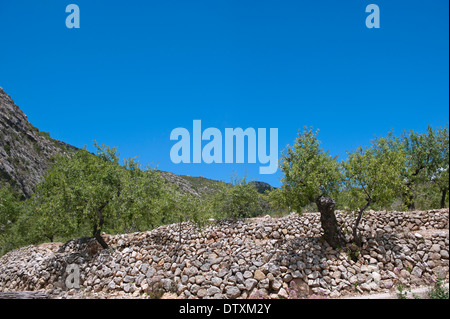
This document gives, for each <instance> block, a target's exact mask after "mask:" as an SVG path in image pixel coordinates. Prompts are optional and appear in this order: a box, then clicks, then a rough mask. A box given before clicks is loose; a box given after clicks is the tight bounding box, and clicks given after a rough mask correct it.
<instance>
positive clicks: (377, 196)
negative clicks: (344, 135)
mask: <svg viewBox="0 0 450 319" xmlns="http://www.w3.org/2000/svg"><path fill="white" fill-rule="evenodd" d="M347 154H348V158H347V160H346V161H344V162H343V170H344V175H345V189H346V190H348V191H349V193H350V197H349V200H348V202H347V204H348V206H349V208H350V209H352V210H357V209H358V208H361V207H364V206H365V205H367V206H370V205H372V204H377V205H378V206H379V207H388V206H390V205H391V204H392V202H393V201H394V200H395V199H396V198H397V197H398V196H399V195H401V194H402V192H404V188H405V183H404V179H403V176H404V175H403V174H402V172H403V170H404V162H405V154H404V152H403V151H402V149H401V148H400V147H399V140H398V139H397V138H395V137H394V136H393V135H392V134H389V136H388V137H382V138H376V139H374V140H373V141H372V144H371V145H370V147H368V148H365V149H364V148H362V147H359V148H358V149H357V150H356V151H354V152H352V153H350V152H349V153H347Z"/></svg>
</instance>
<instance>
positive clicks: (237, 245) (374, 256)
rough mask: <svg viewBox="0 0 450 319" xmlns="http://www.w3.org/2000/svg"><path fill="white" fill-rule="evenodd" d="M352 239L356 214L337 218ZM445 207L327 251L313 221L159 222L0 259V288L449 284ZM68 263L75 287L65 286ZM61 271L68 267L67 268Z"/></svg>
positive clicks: (393, 218) (381, 223)
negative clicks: (202, 224)
mask: <svg viewBox="0 0 450 319" xmlns="http://www.w3.org/2000/svg"><path fill="white" fill-rule="evenodd" d="M336 214H337V219H338V222H339V223H340V225H341V227H342V229H343V231H344V233H345V234H346V236H347V237H348V239H350V238H351V228H352V225H353V223H354V220H355V216H354V215H353V214H351V213H345V212H337V213H336ZM448 222H449V210H448V209H443V210H430V211H414V212H395V211H394V212H373V211H370V212H368V213H367V214H366V215H365V216H364V218H363V220H362V222H361V225H360V227H359V232H360V234H361V236H362V246H361V247H358V246H356V245H354V244H349V245H347V246H346V247H342V248H340V249H333V248H332V247H330V246H329V245H328V244H327V243H326V242H323V240H322V239H321V235H322V229H321V227H320V215H319V214H318V213H306V214H303V215H298V214H294V213H293V214H290V215H288V216H284V217H281V218H272V217H270V216H265V217H261V218H256V219H249V220H233V221H217V222H211V223H210V224H209V225H207V226H205V227H203V228H197V227H196V226H195V225H193V224H191V223H181V224H172V225H167V226H161V227H159V228H156V229H154V230H152V231H148V232H140V233H131V234H122V235H104V237H105V240H106V242H107V243H108V245H109V246H110V248H109V249H101V248H100V247H99V245H98V244H97V243H96V241H95V240H93V239H89V238H84V239H79V240H74V241H70V242H68V243H66V244H64V245H56V244H53V245H51V244H48V245H47V244H44V245H40V246H27V247H24V248H21V249H18V250H15V251H11V252H9V253H8V254H6V255H4V256H3V257H1V258H0V292H8V291H43V292H45V293H47V294H49V295H53V296H55V297H64V298H91V297H92V298H161V297H163V298H167V297H170V298H227V299H234V298H243V299H246V298H274V299H275V298H311V297H312V296H320V297H326V298H337V297H342V296H346V295H350V294H363V293H373V292H386V291H392V290H393V289H395V287H396V286H397V285H403V286H406V287H414V286H420V285H429V284H430V283H432V282H434V281H436V280H437V278H442V279H447V280H448V273H449V271H448V269H449V268H448V267H449V254H448V251H449V231H448V228H449V224H448ZM73 265H76V267H77V270H78V271H77V273H76V274H77V275H78V274H79V278H77V279H78V281H76V282H77V283H78V282H79V286H77V285H75V284H74V281H73V280H72V279H73V278H72V277H73V276H74V273H72V272H69V271H68V269H69V268H70V269H73ZM69 266H70V267H69Z"/></svg>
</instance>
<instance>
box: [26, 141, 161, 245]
mask: <svg viewBox="0 0 450 319" xmlns="http://www.w3.org/2000/svg"><path fill="white" fill-rule="evenodd" d="M95 146H96V147H97V154H96V155H94V154H91V153H89V152H88V151H87V150H80V151H78V152H76V153H75V154H74V155H73V156H71V157H62V156H61V157H59V158H57V160H56V161H55V163H54V165H53V167H52V169H51V170H50V171H49V173H48V174H47V176H46V178H45V181H44V182H43V183H42V184H40V185H39V186H38V188H37V191H36V194H35V196H34V201H35V211H36V212H37V215H36V216H37V218H38V222H39V223H37V224H38V225H41V230H42V232H44V233H45V232H47V233H49V234H51V236H53V233H54V232H57V233H58V234H59V235H66V236H67V235H69V234H72V235H74V234H80V233H85V232H86V231H87V230H89V229H90V230H91V231H92V236H93V237H95V238H96V239H97V241H98V242H99V244H100V245H101V246H102V247H103V248H107V247H108V245H107V243H106V242H105V240H104V239H103V237H102V236H101V233H102V231H103V230H104V229H105V228H106V229H109V230H111V231H133V230H138V229H140V228H141V227H142V224H157V225H158V224H159V220H155V219H154V217H155V216H154V215H153V212H154V211H156V209H155V206H156V204H157V202H156V201H155V200H154V199H155V198H157V197H158V196H159V194H160V193H161V192H164V187H163V183H162V181H161V180H160V179H159V178H158V177H157V176H156V174H157V173H156V172H153V171H151V170H148V171H142V170H141V169H140V168H139V164H138V163H137V162H136V161H135V160H134V159H130V160H126V161H125V164H124V165H120V164H119V157H118V154H117V152H116V149H115V148H109V147H106V146H98V145H97V144H95ZM47 237H48V236H47ZM49 238H50V239H52V237H49Z"/></svg>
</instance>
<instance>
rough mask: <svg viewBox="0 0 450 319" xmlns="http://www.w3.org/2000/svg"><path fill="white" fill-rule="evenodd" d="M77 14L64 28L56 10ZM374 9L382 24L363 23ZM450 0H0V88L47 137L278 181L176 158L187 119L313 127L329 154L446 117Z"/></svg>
mask: <svg viewBox="0 0 450 319" xmlns="http://www.w3.org/2000/svg"><path fill="white" fill-rule="evenodd" d="M70 3H75V4H77V5H78V6H79V8H80V14H81V15H80V18H81V19H80V20H81V21H80V23H81V28H80V29H68V28H66V25H65V19H66V17H67V15H68V13H66V12H65V8H66V6H67V5H68V4H70ZM370 3H375V4H377V5H378V6H379V7H380V11H381V28H380V29H368V28H367V27H366V25H365V19H366V17H367V15H368V13H366V12H365V8H366V6H367V5H368V4H370ZM448 6H449V3H448V1H446V0H433V1H424V0H423V1H415V0H411V1H405V0H389V1H387V0H371V1H362V0H352V1H329V0H327V1H324V0H318V1H300V0H292V1H286V0H280V1H273V0H272V1H268V0H258V1H250V0H245V1H242V0H226V1H225V0H192V1H191V0H178V1H175V0H164V1H153V0H146V1H144V0H142V1H137V0H131V1H113V0H111V1H100V0H98V1H88V0H70V1H62V0H58V1H55V0H40V1H35V0H28V1H25V0H0V32H1V33H0V34H1V43H2V45H1V47H0V86H1V87H3V88H4V89H5V91H6V92H7V93H8V94H10V95H11V96H12V98H13V99H14V101H15V102H16V104H18V105H19V107H20V108H21V109H22V110H23V111H24V112H25V113H26V114H27V116H28V119H29V120H30V122H31V123H32V124H33V125H35V126H36V127H38V128H39V129H40V130H42V131H47V132H50V133H51V136H52V137H54V138H56V139H60V140H63V141H65V142H67V143H70V144H73V145H75V146H78V147H83V146H84V145H87V146H88V149H91V150H92V149H93V148H92V142H93V140H94V139H95V140H96V141H97V142H98V143H103V144H107V145H110V146H117V147H118V150H119V152H120V153H121V156H122V157H131V156H136V155H139V159H140V161H141V163H143V164H147V163H148V164H152V163H153V164H158V168H159V169H162V170H168V171H172V172H174V173H178V174H188V175H193V176H205V177H208V178H213V179H220V180H226V181H228V180H229V177H230V175H231V174H232V172H233V170H235V171H236V172H237V173H238V174H239V175H240V176H244V175H245V174H246V175H247V178H248V179H253V180H262V181H266V182H269V183H271V184H272V185H275V186H279V185H280V183H279V178H280V174H274V175H259V171H258V169H259V166H260V164H259V163H257V164H178V165H176V164H173V163H172V162H171V161H170V149H171V147H172V146H173V144H174V142H173V141H170V139H169V137H170V133H171V131H172V130H173V129H175V128H177V127H185V128H187V129H189V130H191V132H192V122H193V120H195V119H200V120H202V126H203V127H204V128H207V127H215V128H218V129H219V130H222V132H223V131H224V129H225V128H236V127H242V128H244V129H245V128H248V127H253V128H255V129H256V128H271V127H274V128H278V135H279V138H278V143H279V151H282V149H284V148H285V146H286V145H287V144H292V143H293V141H294V140H295V137H296V134H297V132H298V130H299V129H300V128H302V127H304V126H305V125H306V126H313V127H315V128H318V129H320V134H319V138H320V139H321V141H322V142H323V147H324V148H325V149H329V150H330V152H331V153H332V154H333V155H341V156H344V155H345V151H346V150H351V149H355V148H356V147H357V146H359V145H367V144H368V143H369V142H370V140H371V138H373V137H374V136H375V135H385V134H386V133H387V132H388V131H389V130H391V129H393V130H394V131H395V132H396V133H399V134H400V133H401V132H402V131H403V130H411V129H414V130H416V131H425V129H426V127H427V125H433V126H435V127H436V126H444V125H446V123H447V122H448V117H449V111H448V106H449V94H448V93H449V92H448V85H449V83H448V82H449V74H448V70H449V65H448V61H449V43H448V36H449V35H448V30H449V28H448V26H449V20H448V17H449V16H448V12H449V8H448Z"/></svg>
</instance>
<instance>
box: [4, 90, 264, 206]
mask: <svg viewBox="0 0 450 319" xmlns="http://www.w3.org/2000/svg"><path fill="white" fill-rule="evenodd" d="M77 150H78V148H77V147H75V146H72V145H69V144H67V143H64V142H61V141H58V140H56V139H53V138H51V137H50V134H49V133H46V132H41V131H39V129H38V128H36V127H34V126H33V125H32V124H31V123H30V122H29V121H28V119H27V116H26V115H25V113H23V111H22V110H21V109H20V108H19V107H18V106H17V105H16V104H15V103H14V101H13V100H12V98H11V97H10V96H9V95H8V94H7V93H6V92H5V91H4V90H3V89H2V88H1V87H0V187H2V186H3V185H6V184H9V185H12V186H13V187H14V188H15V189H16V190H18V191H20V192H21V193H22V194H23V195H24V196H25V197H30V196H31V195H32V193H33V191H34V188H35V186H36V185H37V184H38V183H39V182H41V181H42V180H43V178H44V176H45V174H46V172H47V170H48V169H49V167H50V164H51V163H52V158H53V156H54V155H56V154H63V155H64V154H67V155H69V154H71V153H74V152H76V151H77ZM159 173H160V174H161V176H162V177H163V178H164V179H165V180H166V181H167V182H168V183H170V184H173V185H175V186H176V187H177V188H178V190H179V191H180V192H182V193H190V194H193V195H196V196H203V195H206V194H211V193H214V192H216V191H218V190H219V189H220V187H221V186H223V185H229V184H228V183H225V182H221V181H216V180H212V179H208V178H205V177H194V176H188V175H177V174H174V173H171V172H166V171H159ZM252 183H253V184H254V185H255V187H256V188H257V190H258V191H259V192H260V193H263V192H264V191H265V190H266V189H269V190H271V189H273V188H272V186H270V185H269V184H267V183H264V182H252Z"/></svg>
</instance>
